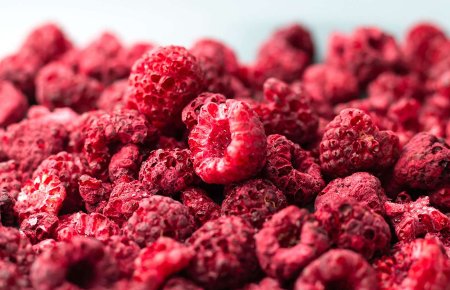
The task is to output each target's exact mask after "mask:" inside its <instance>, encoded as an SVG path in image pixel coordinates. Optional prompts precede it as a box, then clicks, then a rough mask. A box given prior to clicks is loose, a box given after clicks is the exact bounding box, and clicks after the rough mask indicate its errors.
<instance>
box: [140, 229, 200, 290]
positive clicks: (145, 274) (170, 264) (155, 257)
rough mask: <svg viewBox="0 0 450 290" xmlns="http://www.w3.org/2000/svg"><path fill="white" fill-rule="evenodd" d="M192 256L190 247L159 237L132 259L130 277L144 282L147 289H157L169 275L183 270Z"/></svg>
mask: <svg viewBox="0 0 450 290" xmlns="http://www.w3.org/2000/svg"><path fill="white" fill-rule="evenodd" d="M193 256H194V252H193V250H192V249H191V248H189V247H187V246H185V245H183V244H181V243H179V242H177V241H175V240H172V239H171V238H166V237H160V238H158V239H157V240H156V241H155V242H154V243H152V244H150V245H148V246H147V247H146V248H144V249H142V250H141V251H140V253H139V256H138V257H137V258H136V260H135V261H134V264H135V270H134V273H133V278H132V279H133V280H134V281H137V282H140V283H144V284H145V285H147V286H148V288H147V289H155V290H156V289H159V286H160V285H162V284H163V283H164V281H165V280H166V279H167V278H168V277H169V276H171V275H172V274H174V273H177V272H179V271H181V270H183V269H184V268H185V267H186V266H187V265H188V264H189V262H190V260H191V259H192V258H193Z"/></svg>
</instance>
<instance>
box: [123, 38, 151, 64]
mask: <svg viewBox="0 0 450 290" xmlns="http://www.w3.org/2000/svg"><path fill="white" fill-rule="evenodd" d="M155 47H156V45H155V44H154V43H150V42H142V41H141V42H136V43H134V44H133V45H131V46H130V47H128V48H127V49H126V52H125V57H126V60H127V65H128V67H130V68H131V67H132V66H133V64H134V63H135V62H136V61H137V60H138V59H139V58H141V57H142V56H143V55H144V54H145V53H147V52H149V51H151V50H152V49H154V48H155Z"/></svg>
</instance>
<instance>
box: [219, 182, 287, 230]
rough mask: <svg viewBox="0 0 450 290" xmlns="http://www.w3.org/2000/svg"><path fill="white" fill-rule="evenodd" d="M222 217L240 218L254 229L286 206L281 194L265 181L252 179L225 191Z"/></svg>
mask: <svg viewBox="0 0 450 290" xmlns="http://www.w3.org/2000/svg"><path fill="white" fill-rule="evenodd" d="M225 196H226V197H225V200H224V201H223V202H222V209H221V212H222V215H234V216H240V217H242V218H243V219H245V220H247V221H248V222H249V223H251V224H252V225H253V226H254V227H256V228H261V227H262V225H263V223H264V222H265V221H266V220H267V219H269V218H270V217H271V216H272V215H273V214H274V213H276V212H278V211H279V210H280V209H282V208H284V207H286V206H287V202H286V197H285V196H284V195H283V193H282V192H281V191H280V190H279V189H278V188H277V187H276V186H275V185H273V184H272V182H270V181H268V180H265V179H252V180H248V181H245V182H243V183H240V184H234V185H232V186H231V187H229V188H227V189H226V192H225Z"/></svg>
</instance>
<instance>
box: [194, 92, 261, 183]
mask: <svg viewBox="0 0 450 290" xmlns="http://www.w3.org/2000/svg"><path fill="white" fill-rule="evenodd" d="M266 144H267V142H266V135H265V133H264V128H263V124H262V123H261V121H260V120H259V118H258V116H257V114H256V113H255V112H254V111H253V110H251V109H250V108H249V106H248V105H247V104H245V103H244V102H240V101H236V100H227V101H226V103H224V104H216V103H209V104H206V105H204V106H203V107H202V108H201V109H200V114H199V116H198V124H197V125H196V126H195V127H194V128H193V129H192V131H191V133H190V135H189V148H190V149H191V157H192V159H193V163H194V169H195V172H196V173H197V175H198V176H200V178H201V179H202V180H203V181H205V182H206V183H216V184H228V183H232V182H238V181H241V180H244V179H247V178H249V177H251V176H253V175H255V174H256V173H258V172H259V171H260V170H261V169H262V167H263V166H264V163H265V159H266Z"/></svg>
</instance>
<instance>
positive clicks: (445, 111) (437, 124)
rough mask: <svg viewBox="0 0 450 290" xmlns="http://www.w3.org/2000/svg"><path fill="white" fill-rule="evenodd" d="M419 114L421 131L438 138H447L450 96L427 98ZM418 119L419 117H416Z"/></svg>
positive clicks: (435, 95) (449, 118)
mask: <svg viewBox="0 0 450 290" xmlns="http://www.w3.org/2000/svg"><path fill="white" fill-rule="evenodd" d="M420 109H421V110H420V113H419V123H420V125H421V130H422V131H426V132H428V133H430V134H433V135H435V136H436V137H445V135H446V133H445V130H446V126H447V123H448V120H450V95H448V96H445V95H442V94H434V95H431V96H429V97H427V98H426V100H425V102H424V103H423V105H422V107H421V108H420ZM415 117H416V118H417V115H416V116H415Z"/></svg>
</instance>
